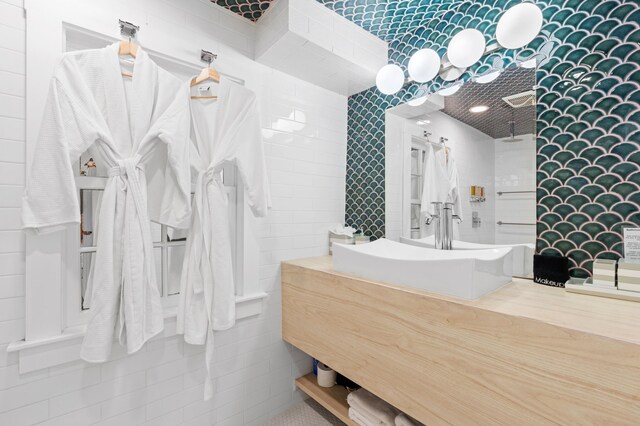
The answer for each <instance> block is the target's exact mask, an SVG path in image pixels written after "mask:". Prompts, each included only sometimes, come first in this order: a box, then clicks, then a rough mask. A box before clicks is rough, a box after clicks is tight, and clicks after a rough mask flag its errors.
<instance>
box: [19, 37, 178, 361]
mask: <svg viewBox="0 0 640 426" xmlns="http://www.w3.org/2000/svg"><path fill="white" fill-rule="evenodd" d="M121 73H122V69H121V63H120V57H119V55H118V43H115V44H113V45H111V46H108V47H106V48H103V49H94V50H84V51H78V52H73V53H67V54H65V55H64V56H63V58H62V60H61V62H60V64H59V66H58V67H57V69H56V71H55V74H54V76H53V78H52V80H51V87H50V92H49V97H48V99H47V103H46V107H45V112H44V117H43V121H42V127H41V131H40V136H39V141H38V147H37V149H36V152H35V155H34V158H33V163H32V166H31V170H30V176H29V179H28V182H27V188H26V191H25V196H24V200H23V223H24V227H25V229H27V230H31V231H33V232H36V233H45V232H52V231H55V230H59V229H62V228H64V227H67V226H70V225H75V226H77V225H78V224H79V223H80V211H79V203H78V194H77V192H78V191H77V189H76V185H75V181H74V179H75V178H76V175H77V172H76V171H77V166H75V164H77V161H78V159H79V156H80V155H81V154H82V153H83V152H84V151H86V150H87V149H88V148H91V149H92V154H95V158H96V160H97V161H98V163H99V164H100V165H105V166H106V169H107V170H108V176H109V177H108V178H107V181H106V186H105V189H104V192H103V194H102V197H101V202H100V208H99V218H98V221H97V224H98V225H97V229H96V230H95V233H94V236H95V244H96V246H97V249H96V250H97V251H96V254H95V262H93V263H94V265H95V266H94V267H93V268H92V270H91V273H90V276H89V285H88V289H87V293H89V294H88V296H89V297H90V298H91V309H90V319H89V323H88V324H87V332H86V336H85V338H84V342H83V344H82V350H81V357H82V359H84V360H86V361H90V362H103V361H106V360H107V359H108V358H109V354H110V352H111V346H112V342H113V338H114V331H115V334H116V335H117V337H118V338H119V340H120V343H121V344H123V345H124V344H126V349H127V352H128V353H132V352H135V351H137V350H138V349H140V348H141V347H142V346H143V345H144V343H145V342H146V341H147V340H148V339H150V338H151V337H152V336H154V335H156V334H158V333H159V332H161V331H162V329H163V327H164V322H163V314H162V303H161V298H160V294H159V289H158V284H157V281H156V278H157V277H156V276H155V267H154V257H153V245H152V240H151V233H150V223H149V220H150V219H152V220H155V221H158V222H161V223H164V224H167V225H169V226H173V227H185V226H188V220H189V215H190V182H189V128H190V123H189V105H188V99H187V98H186V97H185V96H184V94H182V95H181V96H179V95H178V94H179V93H184V90H185V88H184V85H183V84H182V83H181V82H180V81H178V80H177V79H176V78H175V77H173V76H172V75H170V74H169V73H168V72H166V71H164V70H162V69H161V68H159V67H158V66H157V65H156V64H155V63H154V62H153V61H152V60H151V59H150V58H149V57H148V55H147V54H146V53H145V52H144V51H143V50H142V49H139V50H138V54H137V58H136V59H135V62H134V65H133V78H132V79H130V80H127V79H126V78H124V77H123V76H122V74H121Z"/></svg>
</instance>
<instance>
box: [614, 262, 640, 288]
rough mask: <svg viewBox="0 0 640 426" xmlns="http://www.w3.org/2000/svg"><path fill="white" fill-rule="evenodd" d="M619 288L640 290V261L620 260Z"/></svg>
mask: <svg viewBox="0 0 640 426" xmlns="http://www.w3.org/2000/svg"><path fill="white" fill-rule="evenodd" d="M618 290H627V291H637V292H640V263H630V262H625V260H624V259H620V260H619V261H618Z"/></svg>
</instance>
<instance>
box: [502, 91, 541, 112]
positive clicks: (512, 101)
mask: <svg viewBox="0 0 640 426" xmlns="http://www.w3.org/2000/svg"><path fill="white" fill-rule="evenodd" d="M502 100H503V101H505V102H506V103H508V104H509V105H510V106H512V107H513V108H522V107H526V106H532V105H535V104H536V92H535V91H534V90H528V91H526V92H522V93H516V94H515V95H509V96H505V97H504V98H502Z"/></svg>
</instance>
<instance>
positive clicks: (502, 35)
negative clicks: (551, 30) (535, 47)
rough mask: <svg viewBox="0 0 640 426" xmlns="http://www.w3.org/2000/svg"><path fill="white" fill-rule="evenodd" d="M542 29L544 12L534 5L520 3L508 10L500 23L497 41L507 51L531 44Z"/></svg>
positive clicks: (497, 28)
mask: <svg viewBox="0 0 640 426" xmlns="http://www.w3.org/2000/svg"><path fill="white" fill-rule="evenodd" d="M541 29H542V11H541V10H540V8H539V7H538V6H536V5H535V4H533V3H520V4H517V5H515V6H513V7H512V8H510V9H508V10H507V11H506V12H505V13H504V15H502V17H501V18H500V20H499V21H498V26H497V27H496V39H497V40H498V43H500V45H501V46H503V47H506V48H507V49H518V48H520V47H523V46H526V45H527V44H529V43H530V42H531V41H532V40H533V39H534V38H536V36H537V35H538V33H539V32H540V30H541Z"/></svg>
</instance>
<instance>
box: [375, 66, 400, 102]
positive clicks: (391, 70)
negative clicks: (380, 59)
mask: <svg viewBox="0 0 640 426" xmlns="http://www.w3.org/2000/svg"><path fill="white" fill-rule="evenodd" d="M403 85H404V72H402V68H400V67H399V66H397V65H395V64H387V65H385V66H384V67H382V68H380V71H378V74H376V87H377V88H378V90H379V91H381V92H382V93H384V94H385V95H392V94H394V93H396V92H398V91H399V90H400V89H402V86H403Z"/></svg>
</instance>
